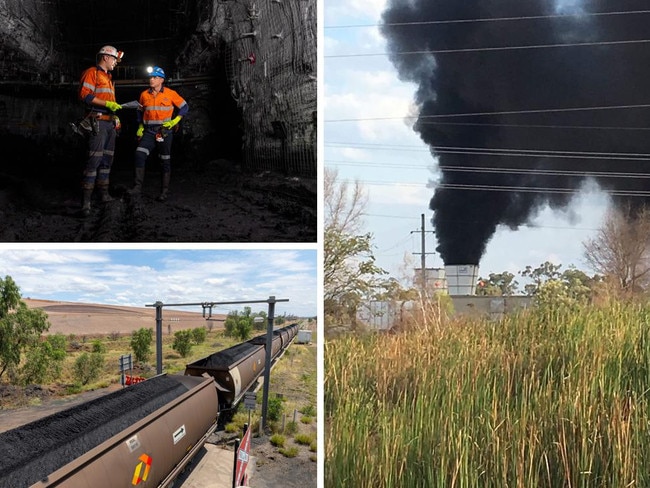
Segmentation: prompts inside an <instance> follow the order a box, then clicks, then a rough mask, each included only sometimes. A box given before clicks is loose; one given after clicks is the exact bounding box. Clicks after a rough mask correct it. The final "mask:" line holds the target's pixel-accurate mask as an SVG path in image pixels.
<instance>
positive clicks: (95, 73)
mask: <svg viewBox="0 0 650 488" xmlns="http://www.w3.org/2000/svg"><path fill="white" fill-rule="evenodd" d="M95 97H97V98H99V99H101V100H106V101H110V102H115V85H114V84H113V77H112V76H111V74H110V73H107V72H106V71H104V70H103V69H101V68H100V67H99V66H93V67H92V68H88V69H87V70H86V71H84V72H83V73H82V74H81V82H80V86H79V98H80V99H81V101H82V102H85V103H86V104H87V105H88V106H89V107H92V109H93V110H96V111H98V112H101V113H109V110H108V109H107V108H104V107H97V106H94V105H92V104H91V101H92V99H93V98H95Z"/></svg>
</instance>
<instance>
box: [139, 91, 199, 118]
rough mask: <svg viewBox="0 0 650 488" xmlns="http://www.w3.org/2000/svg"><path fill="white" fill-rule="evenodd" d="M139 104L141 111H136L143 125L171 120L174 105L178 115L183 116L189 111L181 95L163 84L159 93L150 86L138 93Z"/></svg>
mask: <svg viewBox="0 0 650 488" xmlns="http://www.w3.org/2000/svg"><path fill="white" fill-rule="evenodd" d="M140 105H142V110H143V111H142V112H138V119H140V118H141V120H139V121H140V122H143V123H144V125H160V124H162V123H164V122H167V121H169V120H172V117H173V115H174V107H176V108H177V109H178V115H180V116H181V117H182V116H184V115H185V114H186V113H187V112H188V111H189V106H188V105H187V102H186V101H185V99H184V98H183V97H181V96H180V95H179V94H178V93H177V92H176V91H174V90H172V89H171V88H167V87H165V86H163V87H162V88H161V89H160V92H159V93H156V92H155V91H154V90H152V89H151V88H148V89H146V90H145V91H143V92H142V93H141V94H140Z"/></svg>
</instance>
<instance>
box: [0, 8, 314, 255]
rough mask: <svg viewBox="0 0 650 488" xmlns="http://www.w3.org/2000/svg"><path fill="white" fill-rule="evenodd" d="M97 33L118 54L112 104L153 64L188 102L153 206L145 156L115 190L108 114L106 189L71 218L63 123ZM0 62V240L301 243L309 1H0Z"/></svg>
mask: <svg viewBox="0 0 650 488" xmlns="http://www.w3.org/2000/svg"><path fill="white" fill-rule="evenodd" d="M107 44H108V45H113V46H115V47H116V48H117V49H118V50H121V51H124V57H123V60H122V61H121V62H120V63H119V64H118V65H117V67H116V68H115V70H114V71H113V73H112V75H113V80H114V82H115V91H116V98H117V101H118V103H121V104H122V103H126V102H129V101H131V100H137V99H138V97H139V95H140V93H141V92H142V91H143V90H144V89H146V88H147V87H148V77H147V76H148V75H147V72H146V68H147V67H148V66H153V65H157V66H160V67H162V68H163V69H164V70H165V72H166V73H167V78H166V80H165V85H166V86H168V87H170V88H172V89H174V90H176V91H177V92H178V93H179V94H180V95H181V96H182V97H183V98H185V100H186V101H187V103H188V105H189V108H190V111H189V113H188V114H187V116H186V117H184V119H183V121H182V122H181V124H179V125H180V127H179V128H178V131H177V132H176V133H175V136H174V142H173V146H172V177H171V184H170V199H169V200H168V202H165V203H164V204H163V203H159V202H156V201H155V198H154V197H155V194H156V192H157V191H158V190H159V185H160V179H159V178H160V168H159V163H158V158H157V157H156V156H157V155H156V154H152V156H151V157H150V158H149V159H148V161H147V165H146V173H145V184H144V191H143V197H142V199H141V200H139V201H132V199H130V198H129V195H128V191H127V190H128V188H130V186H131V185H132V184H133V156H134V152H135V148H136V147H137V138H136V134H135V132H136V129H137V122H136V117H135V110H133V109H122V110H120V111H118V112H117V115H118V116H119V118H120V121H121V124H122V127H121V130H120V132H119V135H118V137H117V142H116V148H115V159H114V163H113V168H112V171H111V176H110V192H111V194H112V195H113V197H114V202H109V203H107V204H106V205H103V204H101V203H96V204H94V205H93V212H92V213H91V215H90V216H88V217H87V218H81V216H80V215H79V203H80V195H81V190H80V180H81V172H82V170H83V167H84V165H85V161H86V153H87V146H86V141H85V140H84V138H83V136H81V135H78V134H76V133H75V132H74V131H73V130H72V127H71V124H72V123H75V122H78V121H79V119H80V118H81V117H82V116H83V114H84V107H83V104H82V102H81V101H80V100H79V99H78V97H77V93H78V88H79V78H80V75H81V73H82V71H83V70H84V69H86V68H88V67H91V66H93V65H95V56H96V54H97V52H98V50H99V49H100V48H101V47H102V46H104V45H107ZM0 65H1V69H0V144H2V149H3V153H4V157H3V159H4V164H3V165H2V169H0V242H2V241H5V242H7V241H33V242H39V241H41V242H42V241H76V242H79V241H233V242H234V241H238V242H241V241H260V242H263V241H267V242H268V241H289V242H294V241H315V240H316V186H317V185H316V181H315V178H316V1H315V0H299V1H293V2H283V1H282V0H271V1H268V2H259V3H256V2H249V1H240V0H225V1H224V0H198V1H189V0H176V1H172V0H158V1H155V2H154V1H151V0H146V1H138V2H127V1H123V0H118V1H115V2H111V4H110V8H109V9H107V8H106V6H105V5H103V4H100V3H97V2H83V1H79V0H49V1H42V0H25V1H20V2H19V1H12V0H0Z"/></svg>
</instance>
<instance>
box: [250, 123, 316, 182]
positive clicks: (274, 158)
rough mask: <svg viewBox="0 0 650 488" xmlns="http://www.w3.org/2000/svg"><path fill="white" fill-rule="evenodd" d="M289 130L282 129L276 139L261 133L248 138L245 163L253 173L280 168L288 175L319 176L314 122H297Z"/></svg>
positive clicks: (279, 170) (278, 170) (279, 169)
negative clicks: (317, 172)
mask: <svg viewBox="0 0 650 488" xmlns="http://www.w3.org/2000/svg"><path fill="white" fill-rule="evenodd" d="M278 125H280V124H278ZM282 126H285V124H282ZM278 130H280V131H281V129H278ZM286 132H288V133H286ZM286 132H285V133H283V132H279V133H278V135H277V137H275V138H272V137H264V136H262V135H261V134H252V137H248V138H247V139H248V140H247V141H246V143H245V150H244V161H243V164H242V166H243V167H244V168H245V169H247V170H249V171H253V172H259V171H277V172H281V173H284V174H287V175H295V176H306V177H316V134H315V133H316V126H315V124H314V125H312V124H296V126H295V127H292V128H289V129H287V130H286ZM285 134H286V135H285ZM283 135H284V137H283ZM249 136H251V134H249ZM255 136H258V137H259V139H258V138H256V137H255Z"/></svg>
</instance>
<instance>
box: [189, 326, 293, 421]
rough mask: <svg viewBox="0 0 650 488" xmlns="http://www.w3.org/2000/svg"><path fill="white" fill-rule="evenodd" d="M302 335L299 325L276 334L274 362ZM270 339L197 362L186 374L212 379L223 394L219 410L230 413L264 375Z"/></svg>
mask: <svg viewBox="0 0 650 488" xmlns="http://www.w3.org/2000/svg"><path fill="white" fill-rule="evenodd" d="M297 333H298V324H291V325H288V326H286V327H283V328H281V329H278V330H274V331H273V340H272V343H271V361H275V360H276V359H277V358H278V357H279V356H280V354H281V353H282V352H283V351H284V350H285V349H286V348H287V347H288V346H289V344H290V343H291V341H292V340H293V338H294V337H295V336H296V334H297ZM265 358H266V335H260V336H257V337H254V338H252V339H250V340H248V341H246V342H242V343H241V344H237V345H235V346H232V347H230V348H228V349H224V350H223V351H219V352H217V353H214V354H211V355H210V356H207V357H205V358H203V359H199V360H198V361H194V362H193V363H190V364H188V365H187V366H186V367H185V374H186V375H191V376H201V375H203V374H205V373H207V374H209V375H210V376H212V377H213V378H214V380H215V382H216V383H217V388H218V390H219V407H220V409H221V410H222V411H223V410H227V409H230V408H232V407H233V406H235V405H237V403H239V401H240V400H241V398H242V397H243V395H244V393H246V391H248V390H249V389H250V388H251V387H252V386H253V384H254V383H255V381H256V380H257V378H259V377H260V376H261V374H262V373H263V372H264V364H265Z"/></svg>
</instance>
